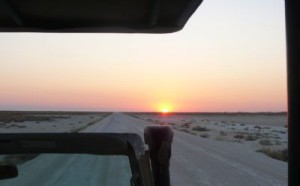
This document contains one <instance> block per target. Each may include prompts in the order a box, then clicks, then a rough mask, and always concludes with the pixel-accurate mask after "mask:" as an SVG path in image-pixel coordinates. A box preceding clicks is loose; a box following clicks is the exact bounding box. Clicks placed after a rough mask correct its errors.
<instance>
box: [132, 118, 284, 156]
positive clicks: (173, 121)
mask: <svg viewBox="0 0 300 186" xmlns="http://www.w3.org/2000/svg"><path fill="white" fill-rule="evenodd" d="M131 115H132V116H134V117H137V118H140V119H143V120H147V121H149V122H152V123H156V124H158V125H170V126H172V127H173V129H175V130H178V131H182V132H186V133H188V134H190V135H195V136H198V137H201V138H207V139H213V140H218V141H225V142H229V143H240V144H243V145H244V146H245V148H247V149H248V150H252V151H257V152H262V153H265V154H266V155H268V156H270V157H272V158H275V159H279V160H282V161H287V117H286V113H163V114H162V113H131Z"/></svg>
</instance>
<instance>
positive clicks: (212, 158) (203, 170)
mask: <svg viewBox="0 0 300 186" xmlns="http://www.w3.org/2000/svg"><path fill="white" fill-rule="evenodd" d="M147 125H151V123H149V122H147V121H144V120H140V119H137V118H134V117H131V116H128V115H125V114H122V113H114V114H112V115H110V116H108V117H106V118H104V119H103V120H102V121H100V122H99V123H96V124H94V125H92V126H89V127H88V128H86V129H84V130H82V131H81V132H120V133H122V132H133V133H138V134H140V135H141V136H143V131H144V128H145V126H147ZM170 170H171V185H174V186H189V185H191V186H192V185H195V186H201V185H213V186H218V185H220V186H225V185H229V186H235V185H236V186H240V185H242V186H247V185H249V186H256V185H257V186H260V185H261V186H268V185H270V186H271V185H272V186H276V185H287V163H284V162H281V161H278V160H274V159H271V158H269V157H267V156H265V155H263V154H261V153H257V152H253V151H251V150H248V149H245V147H244V146H243V145H242V144H236V143H228V142H221V141H216V140H213V139H205V138H200V137H199V136H193V135H190V134H187V133H184V132H180V131H174V140H173V144H172V158H171V168H170ZM19 171H20V176H19V177H18V178H15V179H11V180H5V181H0V185H18V186H19V185H30V186H31V185H85V186H86V185H108V186H111V185H118V186H119V185H130V183H129V180H130V176H131V172H130V165H129V162H128V159H127V158H126V157H120V156H109V157H98V156H92V155H40V156H38V157H37V158H35V159H33V160H31V161H28V162H26V163H24V164H23V165H21V166H20V167H19Z"/></svg>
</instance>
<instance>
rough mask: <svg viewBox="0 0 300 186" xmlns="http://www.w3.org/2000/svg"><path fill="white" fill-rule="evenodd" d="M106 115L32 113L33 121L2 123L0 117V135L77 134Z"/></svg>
mask: <svg viewBox="0 0 300 186" xmlns="http://www.w3.org/2000/svg"><path fill="white" fill-rule="evenodd" d="M108 114H109V113H91V114H89V113H84V114H67V113H62V114H59V113H55V114H51V113H45V114H41V113H38V114H36V115H34V113H33V114H30V116H31V117H32V120H33V121H3V120H1V117H0V133H32V132H33V133H38V132H44V133H45V132H77V131H79V130H82V129H83V128H85V127H87V126H89V125H92V124H94V123H97V122H99V121H101V120H102V119H103V118H104V117H106V116H107V115H108ZM35 116H36V118H35ZM43 117H45V118H43ZM18 118H19V117H16V120H18ZM43 119H44V120H43ZM10 120H13V119H10Z"/></svg>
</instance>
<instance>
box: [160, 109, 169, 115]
mask: <svg viewBox="0 0 300 186" xmlns="http://www.w3.org/2000/svg"><path fill="white" fill-rule="evenodd" d="M161 112H162V113H164V114H167V113H169V109H167V108H163V109H162V110H161Z"/></svg>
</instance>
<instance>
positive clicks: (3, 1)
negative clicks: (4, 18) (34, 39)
mask: <svg viewBox="0 0 300 186" xmlns="http://www.w3.org/2000/svg"><path fill="white" fill-rule="evenodd" d="M0 7H3V8H4V10H5V11H6V12H7V13H8V14H9V16H10V17H11V18H12V19H13V20H14V22H15V23H16V24H17V25H18V26H23V25H24V24H23V21H22V19H21V17H20V15H19V14H18V13H17V12H16V11H15V9H14V8H13V7H12V6H11V4H10V3H9V2H8V0H0Z"/></svg>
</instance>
